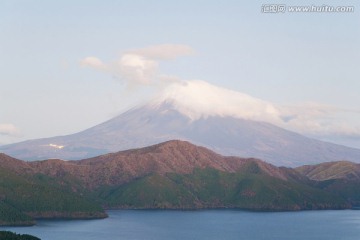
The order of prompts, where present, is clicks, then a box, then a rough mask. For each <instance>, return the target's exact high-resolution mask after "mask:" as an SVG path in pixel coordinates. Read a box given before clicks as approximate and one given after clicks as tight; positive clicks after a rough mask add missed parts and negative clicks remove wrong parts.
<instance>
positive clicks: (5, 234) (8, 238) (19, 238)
mask: <svg viewBox="0 0 360 240" xmlns="http://www.w3.org/2000/svg"><path fill="white" fill-rule="evenodd" d="M0 239H1V240H40V238H37V237H34V236H31V235H28V234H16V233H13V232H9V231H0Z"/></svg>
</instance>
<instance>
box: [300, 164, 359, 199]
mask: <svg viewBox="0 0 360 240" xmlns="http://www.w3.org/2000/svg"><path fill="white" fill-rule="evenodd" d="M295 170H296V171H297V172H299V173H300V174H302V175H304V176H307V177H308V178H310V179H312V180H315V181H317V183H316V184H315V186H316V187H319V188H321V189H324V190H326V191H328V192H332V193H334V194H336V195H338V196H342V197H343V198H344V199H347V201H349V202H350V203H351V204H352V205H354V206H360V187H359V186H360V164H356V163H353V162H347V161H340V162H327V163H321V164H317V165H306V166H301V167H298V168H296V169H295Z"/></svg>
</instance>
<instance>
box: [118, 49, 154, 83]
mask: <svg viewBox="0 0 360 240" xmlns="http://www.w3.org/2000/svg"><path fill="white" fill-rule="evenodd" d="M158 65H159V64H158V62H156V61H154V60H151V59H147V58H145V57H143V56H141V55H136V54H124V55H123V56H122V57H121V59H120V60H119V61H118V62H117V66H115V68H113V69H114V71H117V72H118V73H117V74H118V75H119V76H121V77H122V78H124V79H127V80H128V81H130V82H131V83H134V84H150V83H152V82H153V81H154V78H155V77H156V74H157V71H158Z"/></svg>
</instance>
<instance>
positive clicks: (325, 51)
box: [0, 0, 360, 148]
mask: <svg viewBox="0 0 360 240" xmlns="http://www.w3.org/2000/svg"><path fill="white" fill-rule="evenodd" d="M284 2H286V4H287V5H307V4H308V5H323V4H327V5H333V6H343V5H346V6H354V7H355V11H354V12H353V13H288V12H286V13H279V14H265V13H261V6H262V5H263V4H266V3H278V1H275V2H274V1H269V0H267V1H265V0H264V1H247V2H245V1H235V0H234V1H229V0H228V1H226V0H225V1H209V0H207V1H165V0H163V1H160V0H158V1H134V0H128V1H127V0H122V1H109V0H103V1H100V0H99V1H89V0H86V1H85V0H84V1H65V0H63V1H40V0H39V1H27V0H23V1H16V0H2V1H0V144H6V143H11V142H17V141H21V140H25V139H31V138H39V137H50V136H54V135H65V134H70V133H74V132H78V131H80V130H83V129H86V128H88V127H91V126H93V125H95V124H98V123H100V122H102V121H105V120H108V119H109V118H111V117H113V116H116V115H118V114H119V113H121V112H122V111H123V110H124V109H126V108H129V107H131V106H132V105H134V104H135V103H138V102H140V101H143V100H144V99H146V98H144V97H143V96H146V95H147V94H144V93H147V92H148V89H147V87H138V88H136V89H133V90H132V91H129V90H127V88H126V86H125V85H126V84H125V83H124V81H121V80H119V79H115V78H114V77H113V76H111V74H106V73H104V72H99V71H96V70H94V69H91V68H87V67H82V66H80V61H81V60H82V59H84V58H85V57H89V56H95V57H97V58H99V59H101V60H102V61H104V62H111V61H115V60H116V59H119V57H120V56H121V53H123V52H125V51H127V50H129V49H138V48H145V47H148V46H153V45H159V44H183V45H187V46H190V47H191V48H192V49H193V50H194V51H195V54H193V55H191V56H184V57H180V58H177V59H176V60H171V61H162V62H161V63H160V70H161V72H163V73H166V74H170V75H175V76H178V77H180V78H182V79H201V80H204V81H207V82H209V83H211V84H214V85H217V86H221V87H224V88H229V89H233V90H235V91H239V92H242V93H246V94H249V95H251V96H253V97H256V98H260V99H263V100H265V101H269V102H272V103H274V104H279V105H290V106H291V105H301V106H303V105H304V104H305V103H306V104H309V103H311V104H310V105H329V106H331V107H334V108H336V109H337V110H336V111H335V113H332V114H329V115H326V116H324V118H326V119H327V121H330V120H331V119H333V121H334V124H333V126H335V125H336V124H337V123H338V124H339V125H344V124H345V125H348V126H349V127H351V133H349V131H348V132H346V133H344V134H342V133H341V131H339V132H337V133H336V134H331V133H329V134H325V135H326V136H324V134H320V135H319V134H317V133H314V134H309V133H307V135H311V136H313V137H316V138H319V139H326V140H331V141H334V142H337V143H344V144H347V145H349V146H355V147H359V148H360V94H359V89H360V79H359V76H360V67H359V66H358V65H359V62H360V3H359V1H318V0H316V1H284ZM329 119H330V120H329ZM330 132H331V131H330ZM300 133H301V132H300Z"/></svg>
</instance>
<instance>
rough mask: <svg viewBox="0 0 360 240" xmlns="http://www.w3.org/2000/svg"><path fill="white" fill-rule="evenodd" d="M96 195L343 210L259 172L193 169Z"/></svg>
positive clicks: (150, 202) (128, 201) (189, 204)
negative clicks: (189, 172) (187, 172)
mask: <svg viewBox="0 0 360 240" xmlns="http://www.w3.org/2000/svg"><path fill="white" fill-rule="evenodd" d="M96 194H97V197H99V198H100V199H102V201H103V203H104V204H106V205H107V206H108V207H110V208H173V209H194V208H242V209H251V210H268V211H274V210H276V211H284V210H300V209H327V208H333V209H338V208H346V207H348V204H347V203H346V201H345V200H344V199H342V198H340V197H338V196H335V195H333V194H331V193H327V192H325V191H323V190H320V189H316V188H313V187H309V186H306V185H303V184H300V183H296V182H292V181H284V180H281V179H277V178H274V177H269V176H266V175H265V174H262V173H258V174H256V173H226V172H222V171H219V170H214V169H197V170H195V171H194V172H193V173H192V174H175V173H172V174H166V175H158V174H154V175H150V176H146V177H144V178H140V179H137V180H136V181H133V182H130V183H127V184H124V185H121V186H118V187H111V188H101V189H99V190H98V191H97V192H96Z"/></svg>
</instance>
